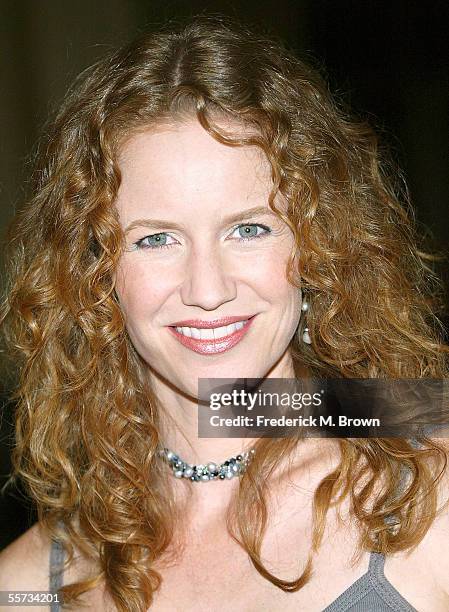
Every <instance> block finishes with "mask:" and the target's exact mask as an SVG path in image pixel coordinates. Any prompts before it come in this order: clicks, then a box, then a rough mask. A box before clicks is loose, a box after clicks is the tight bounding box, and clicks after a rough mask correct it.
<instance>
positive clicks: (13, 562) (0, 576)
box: [0, 523, 51, 591]
mask: <svg viewBox="0 0 449 612" xmlns="http://www.w3.org/2000/svg"><path fill="white" fill-rule="evenodd" d="M50 547H51V540H50V537H49V535H48V534H47V533H46V532H45V531H44V529H43V528H42V526H41V525H40V523H35V524H34V525H33V526H32V527H31V528H30V529H28V530H27V531H26V532H25V533H24V534H22V535H21V536H20V537H19V538H17V539H16V540H14V542H12V543H11V544H9V546H7V547H6V548H5V549H4V550H3V551H2V552H1V553H0V590H5V591H15V590H27V591H31V590H33V591H41V590H42V591H46V590H48V580H49V558H50Z"/></svg>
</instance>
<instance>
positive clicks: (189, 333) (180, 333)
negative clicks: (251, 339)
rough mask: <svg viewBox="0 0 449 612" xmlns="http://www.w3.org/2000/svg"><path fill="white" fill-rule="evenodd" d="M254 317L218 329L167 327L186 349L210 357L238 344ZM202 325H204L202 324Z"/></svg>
mask: <svg viewBox="0 0 449 612" xmlns="http://www.w3.org/2000/svg"><path fill="white" fill-rule="evenodd" d="M255 317H256V315H253V316H251V317H248V318H247V319H241V320H239V321H235V322H233V323H230V324H229V325H222V326H220V327H193V326H174V325H171V326H169V327H168V329H169V330H170V332H171V333H172V335H173V336H174V337H175V338H176V339H177V340H178V341H179V342H180V343H181V344H182V345H183V346H185V347H186V348H189V349H190V350H192V351H194V352H196V353H201V354H204V355H210V354H215V353H222V352H224V351H227V350H229V349H231V348H232V347H233V346H235V345H236V344H238V343H239V342H240V341H241V340H242V339H243V337H244V336H245V335H246V333H247V331H248V329H249V328H250V326H251V323H252V321H253V320H254V318H255ZM203 325H204V323H203Z"/></svg>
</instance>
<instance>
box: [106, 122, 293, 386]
mask: <svg viewBox="0 0 449 612" xmlns="http://www.w3.org/2000/svg"><path fill="white" fill-rule="evenodd" d="M119 166H120V169H121V174H122V182H121V186H120V189H119V193H118V197H117V201H116V206H117V209H118V212H119V216H120V223H121V225H122V227H123V229H124V230H125V232H126V250H125V252H124V254H123V256H122V258H121V261H120V264H119V268H118V271H117V276H116V293H117V296H118V298H119V301H120V304H121V306H122V309H123V312H124V315H125V320H126V325H127V330H128V333H129V336H130V338H131V340H132V342H133V344H134V346H135V348H136V350H137V351H138V353H139V354H140V355H141V357H142V358H143V359H144V360H145V362H146V363H148V364H149V365H150V366H151V368H152V369H153V370H154V371H155V372H156V373H157V374H158V377H160V376H162V377H163V378H164V379H165V381H168V382H169V383H170V384H171V385H174V386H175V387H176V388H177V389H179V390H181V391H182V392H184V393H187V394H188V395H190V396H192V397H197V392H198V389H197V385H198V378H240V377H245V378H262V377H265V376H267V375H269V376H270V377H287V376H291V377H293V376H294V373H293V370H292V364H291V358H290V355H289V352H288V345H289V342H290V340H291V339H292V336H293V335H294V333H295V331H296V329H297V325H298V321H299V317H300V312H301V294H300V291H299V290H298V289H297V288H295V287H294V286H292V285H291V284H290V283H289V282H288V281H287V279H286V263H287V259H288V256H289V254H290V251H291V248H292V246H293V244H294V240H293V234H292V232H291V230H290V229H289V228H288V226H287V225H286V224H285V223H284V222H282V221H281V220H279V219H278V218H277V217H276V216H275V215H274V214H273V213H272V212H271V210H270V208H269V205H268V195H269V193H270V189H271V174H270V166H269V163H268V161H267V160H266V158H265V157H264V155H263V153H262V152H261V151H260V149H258V148H256V147H245V148H243V147H228V146H225V145H222V144H220V143H218V142H217V141H216V140H214V139H213V138H212V137H211V136H209V135H208V134H207V133H206V132H205V131H204V130H203V128H202V127H201V126H200V125H199V123H197V122H196V121H194V120H192V122H188V123H179V124H174V125H173V126H170V127H166V128H164V129H162V128H160V129H158V130H151V131H150V130H148V131H147V132H144V133H140V134H136V135H134V136H133V137H132V138H130V139H129V140H128V141H127V143H126V144H125V145H124V147H123V148H122V151H121V155H120V158H119ZM253 209H257V210H253ZM233 322H234V324H233ZM229 325H232V326H231V327H229Z"/></svg>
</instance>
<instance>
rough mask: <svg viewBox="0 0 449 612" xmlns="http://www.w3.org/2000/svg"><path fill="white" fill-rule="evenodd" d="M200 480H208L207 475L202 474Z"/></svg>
mask: <svg viewBox="0 0 449 612" xmlns="http://www.w3.org/2000/svg"><path fill="white" fill-rule="evenodd" d="M201 480H204V481H206V480H209V476H208V475H207V474H203V475H202V476H201Z"/></svg>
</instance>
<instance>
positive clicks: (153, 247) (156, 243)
mask: <svg viewBox="0 0 449 612" xmlns="http://www.w3.org/2000/svg"><path fill="white" fill-rule="evenodd" d="M240 228H245V233H244V235H240V237H239V238H237V240H241V241H245V242H247V241H250V240H258V239H260V238H264V237H266V236H267V235H269V234H271V233H272V229H271V228H270V227H268V226H267V225H263V224H261V223H241V224H240V225H238V226H237V227H235V228H234V229H233V230H232V232H231V235H232V234H234V232H236V231H237V230H240ZM258 228H261V229H263V230H264V232H263V233H261V234H258V233H256V234H252V235H250V234H251V231H252V230H253V229H256V232H257V229H258ZM248 229H249V230H250V231H249V232H248V231H247V230H248ZM245 234H246V235H245ZM166 237H170V234H169V233H168V232H158V233H157V234H149V235H147V236H144V237H143V238H140V239H139V240H137V241H136V242H134V245H135V249H137V250H150V251H160V250H161V249H169V248H171V247H173V246H175V245H176V244H179V243H178V242H176V241H175V242H170V243H168V244H167V242H166V240H167V238H166ZM164 240H165V242H164ZM146 241H149V242H146ZM151 241H153V244H151Z"/></svg>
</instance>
